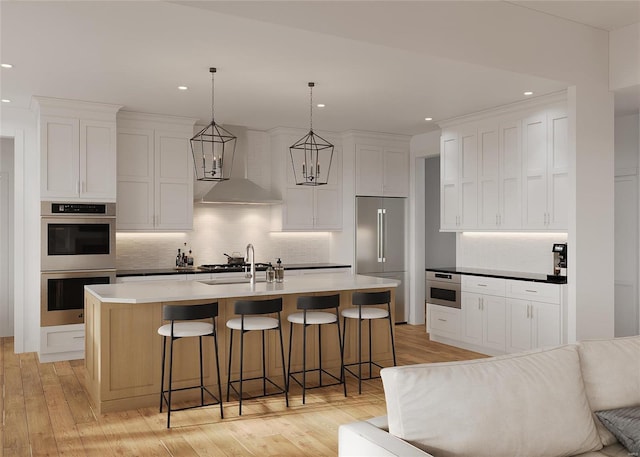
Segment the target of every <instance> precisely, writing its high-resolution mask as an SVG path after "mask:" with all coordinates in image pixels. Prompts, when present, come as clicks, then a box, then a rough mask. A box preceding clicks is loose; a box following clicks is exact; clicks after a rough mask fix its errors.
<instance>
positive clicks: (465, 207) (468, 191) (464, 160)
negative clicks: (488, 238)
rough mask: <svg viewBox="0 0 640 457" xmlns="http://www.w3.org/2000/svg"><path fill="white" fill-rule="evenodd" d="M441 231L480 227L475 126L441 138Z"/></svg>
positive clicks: (446, 134)
mask: <svg viewBox="0 0 640 457" xmlns="http://www.w3.org/2000/svg"><path fill="white" fill-rule="evenodd" d="M440 151H441V153H442V154H443V155H442V158H441V175H440V183H441V193H440V220H441V227H440V228H441V230H443V231H451V230H453V231H457V230H464V229H473V228H475V227H476V226H477V224H478V196H477V194H478V134H477V129H476V126H475V125H472V126H466V127H464V128H462V129H460V130H459V131H453V132H446V133H443V135H442V138H441V147H440Z"/></svg>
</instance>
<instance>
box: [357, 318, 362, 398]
mask: <svg viewBox="0 0 640 457" xmlns="http://www.w3.org/2000/svg"><path fill="white" fill-rule="evenodd" d="M361 394H362V318H361V317H359V318H358V395H361Z"/></svg>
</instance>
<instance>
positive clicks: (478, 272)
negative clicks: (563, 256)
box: [425, 267, 567, 284]
mask: <svg viewBox="0 0 640 457" xmlns="http://www.w3.org/2000/svg"><path fill="white" fill-rule="evenodd" d="M425 270H426V271H436V272H440V273H457V274H461V275H471V276H484V277H488V278H503V279H515V280H520V281H533V282H546V283H550V284H566V283H567V277H566V276H551V275H545V274H540V273H524V272H519V271H504V270H489V269H483V268H466V267H429V268H425Z"/></svg>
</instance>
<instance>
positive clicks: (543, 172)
mask: <svg viewBox="0 0 640 457" xmlns="http://www.w3.org/2000/svg"><path fill="white" fill-rule="evenodd" d="M522 144H523V158H524V186H523V197H524V199H523V201H524V207H523V216H524V221H523V224H524V226H525V227H526V228H530V229H566V228H567V223H568V219H567V213H568V209H569V208H568V190H569V188H568V180H569V151H568V118H567V113H566V109H564V108H562V107H554V108H551V109H549V110H547V111H546V112H545V113H541V114H538V115H536V116H532V117H530V118H527V119H525V120H524V121H523V143H522Z"/></svg>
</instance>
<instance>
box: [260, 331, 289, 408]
mask: <svg viewBox="0 0 640 457" xmlns="http://www.w3.org/2000/svg"><path fill="white" fill-rule="evenodd" d="M264 348H265V343H264V330H263V331H262V395H265V396H266V395H267V357H266V355H265V349H264ZM283 363H284V361H283Z"/></svg>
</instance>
